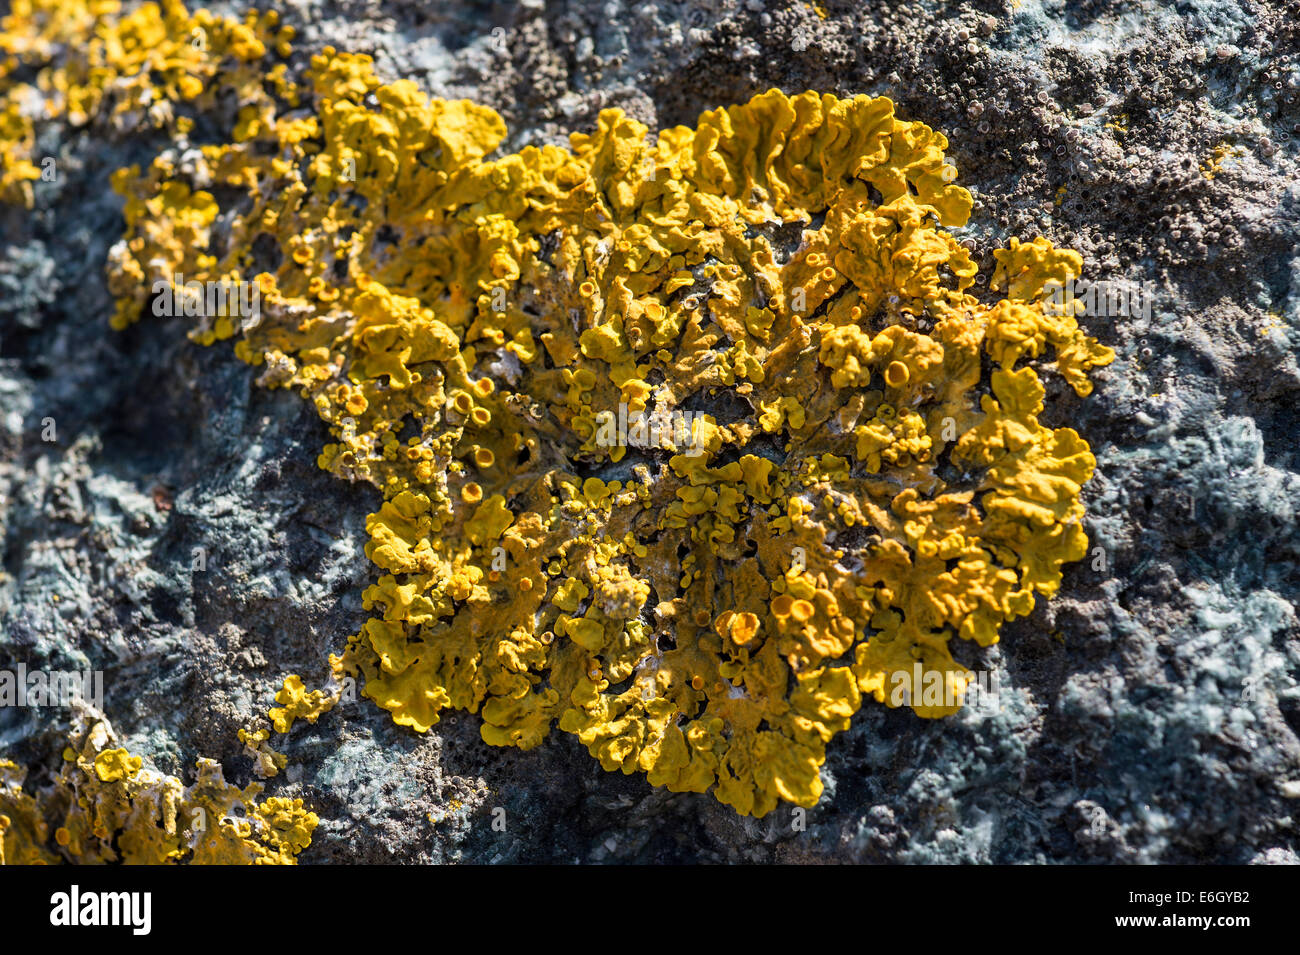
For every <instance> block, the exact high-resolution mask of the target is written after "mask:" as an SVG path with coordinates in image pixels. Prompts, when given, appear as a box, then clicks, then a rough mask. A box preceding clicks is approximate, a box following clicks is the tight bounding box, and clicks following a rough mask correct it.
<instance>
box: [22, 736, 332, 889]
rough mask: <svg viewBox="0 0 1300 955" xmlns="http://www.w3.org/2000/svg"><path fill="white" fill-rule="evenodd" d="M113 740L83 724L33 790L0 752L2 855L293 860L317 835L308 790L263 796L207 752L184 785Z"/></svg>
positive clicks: (47, 860) (138, 861)
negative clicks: (234, 780) (305, 796)
mask: <svg viewBox="0 0 1300 955" xmlns="http://www.w3.org/2000/svg"><path fill="white" fill-rule="evenodd" d="M111 744H112V731H111V730H110V729H109V728H108V726H107V724H105V723H104V722H103V721H98V722H95V723H93V724H92V725H90V726H89V727H88V728H86V729H83V730H79V731H78V733H77V738H76V741H75V743H74V745H72V746H69V747H68V748H67V749H65V751H64V760H63V764H62V766H61V768H60V769H59V771H58V772H57V773H56V774H54V775H53V777H52V778H51V779H50V780H49V782H48V783H46V784H45V785H38V786H36V787H35V788H34V789H33V790H32V791H24V786H23V783H24V779H25V778H26V775H27V774H26V772H25V771H24V770H23V769H21V768H20V767H19V766H17V765H16V764H15V763H13V762H9V761H5V760H0V862H5V863H9V864H52V863H58V862H77V863H83V864H87V863H108V862H123V863H126V864H128V865H161V864H176V863H180V864H203V865H293V864H294V863H295V862H296V858H297V856H298V854H299V853H300V852H301V851H302V850H303V849H305V848H306V847H307V846H308V845H310V844H311V834H312V831H313V830H314V829H315V828H316V825H317V823H318V821H319V820H318V819H317V816H316V814H315V813H313V812H310V811H308V810H307V809H306V808H304V806H303V802H302V800H301V799H294V800H289V799H285V798H279V797H272V798H269V799H266V800H265V801H263V802H260V803H259V802H257V801H256V797H257V795H258V794H259V793H260V792H261V786H260V785H258V784H257V783H250V784H249V785H248V786H246V787H244V788H243V789H240V788H239V787H237V786H233V785H231V784H230V783H227V782H226V781H225V779H224V777H223V775H222V771H221V767H220V766H219V765H217V764H216V763H214V762H213V761H212V760H208V759H200V760H199V761H198V763H197V764H196V768H197V778H196V779H195V782H194V783H193V784H191V785H189V786H186V785H185V784H184V783H183V782H182V781H181V780H180V779H177V778H176V777H175V776H166V775H163V774H162V773H159V772H157V771H155V770H153V769H151V768H147V767H145V766H144V761H143V760H142V759H141V758H140V757H138V756H132V755H130V754H129V753H128V752H127V751H126V750H125V749H122V748H120V747H118V748H114V747H112V745H111Z"/></svg>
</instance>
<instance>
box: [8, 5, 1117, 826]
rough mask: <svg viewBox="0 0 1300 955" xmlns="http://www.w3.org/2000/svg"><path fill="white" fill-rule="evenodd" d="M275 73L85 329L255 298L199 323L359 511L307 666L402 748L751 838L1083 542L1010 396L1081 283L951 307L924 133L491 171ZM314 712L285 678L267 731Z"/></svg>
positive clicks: (1056, 440)
mask: <svg viewBox="0 0 1300 955" xmlns="http://www.w3.org/2000/svg"><path fill="white" fill-rule="evenodd" d="M167 9H168V10H170V11H173V19H174V20H175V22H174V23H173V24H172V25H171V26H169V27H167V28H166V29H167V31H168V34H167V42H168V43H170V42H173V41H175V40H176V39H177V35H176V34H177V31H183V30H184V29H185V28H186V26H187V24H188V22H189V21H187V20H185V19H183V18H180V15H179V14H176V13H175V7H174V6H168V7H167ZM250 22H252V21H250ZM256 22H258V23H261V22H263V21H256ZM10 29H12V27H10ZM263 46H265V44H263ZM280 52H282V51H280ZM261 55H263V63H262V65H263V68H269V66H268V64H269V63H270V62H272V61H273V60H274V56H273V55H272V54H271V52H270V51H269V50H263V51H262V54H261ZM239 75H240V74H239V70H238V68H236V69H235V70H234V72H233V74H232V75H231V76H229V77H227V74H226V72H225V69H224V68H223V69H222V70H220V71H219V72H218V73H217V74H216V75H215V76H214V77H213V78H214V80H216V81H218V82H221V83H227V82H232V83H236V84H237V83H238V82H239ZM278 75H279V76H281V78H282V80H283V82H282V84H281V85H280V86H279V87H278V88H273V89H272V90H270V91H266V90H263V91H261V92H260V93H259V94H257V95H255V96H251V98H250V104H251V105H252V106H253V107H254V108H252V109H251V110H249V109H246V110H244V111H243V112H241V119H240V121H239V123H238V126H237V128H236V129H233V130H231V135H230V137H229V138H230V142H228V143H226V144H224V145H210V146H205V147H203V149H202V159H201V161H200V162H198V163H196V164H195V168H192V169H187V170H181V169H178V168H176V167H175V165H174V164H173V163H172V162H170V161H169V160H168V159H167V158H165V157H160V158H159V159H157V160H155V161H154V162H153V163H152V164H151V165H150V166H149V167H148V168H145V169H137V168H132V169H129V170H124V171H122V172H120V173H119V174H118V175H117V176H116V177H115V179H114V186H115V188H117V189H118V191H119V192H121V193H122V195H123V196H124V197H125V202H126V216H125V217H126V222H127V230H126V235H125V237H124V239H123V241H122V243H120V244H119V245H118V246H117V247H116V248H115V249H114V252H113V255H112V258H111V261H110V269H109V276H110V283H111V287H112V289H113V290H114V292H115V294H116V295H117V296H118V311H117V315H116V317H115V319H114V322H115V324H116V325H118V326H122V325H125V324H127V323H130V322H132V321H135V320H136V319H137V318H138V317H139V316H140V315H141V313H142V312H143V311H144V310H145V306H146V304H147V303H148V301H149V299H150V294H151V292H150V288H151V286H152V284H153V283H156V282H160V281H161V282H163V283H171V282H172V280H173V277H174V276H176V275H178V274H179V275H183V276H184V277H185V278H186V280H190V279H193V280H196V281H200V282H217V281H226V280H238V281H243V282H251V283H255V284H256V286H257V288H258V289H259V290H260V292H261V314H260V316H259V320H258V321H256V322H243V323H240V322H235V321H231V320H230V318H229V316H203V317H202V318H201V320H200V321H199V322H198V324H197V326H196V327H195V328H194V329H193V331H192V337H194V338H195V340H196V341H199V342H202V343H210V342H213V341H216V340H219V339H225V338H233V339H236V340H237V341H236V345H235V351H236V354H237V355H238V356H239V357H240V358H241V359H243V360H244V361H247V362H249V363H250V364H252V365H254V366H256V367H257V368H258V369H259V381H260V382H261V383H263V384H265V385H266V386H268V387H285V388H292V389H294V390H296V391H297V392H299V393H300V394H301V395H302V396H303V397H304V399H306V400H308V401H310V402H311V403H312V405H313V407H314V408H315V409H316V410H317V412H318V413H319V415H320V417H321V418H322V419H323V420H324V421H325V423H326V424H327V426H328V427H329V428H330V430H331V433H332V435H333V437H334V440H333V441H332V442H331V443H330V444H329V445H328V446H327V447H326V448H325V449H324V450H323V452H322V454H321V455H320V458H319V463H320V466H321V467H322V468H324V469H326V470H329V471H331V472H333V473H334V474H336V475H338V476H340V477H343V478H346V479H348V480H362V481H367V482H369V483H372V484H373V485H375V486H376V487H378V488H379V489H380V490H381V491H382V493H383V495H384V503H383V505H382V506H381V508H380V509H379V510H378V511H377V512H376V513H375V514H373V515H371V517H370V518H369V519H368V521H367V531H368V533H369V536H370V540H369V543H368V544H367V545H366V554H367V556H368V557H369V558H370V560H371V561H372V562H373V563H374V564H375V565H376V567H377V568H379V570H380V571H381V572H382V576H380V577H379V578H378V581H377V582H376V583H375V584H374V585H373V586H371V587H370V588H369V589H368V590H367V591H366V594H365V606H366V608H367V609H368V610H369V611H370V612H371V614H372V617H371V619H370V620H369V621H368V622H367V624H366V625H365V626H364V627H363V628H362V629H361V630H360V632H358V633H357V634H355V635H353V636H352V637H351V638H350V639H349V641H348V644H347V647H346V649H345V650H344V652H343V653H342V655H341V656H339V657H336V658H335V660H334V665H335V667H336V669H337V670H338V671H339V672H344V671H346V672H347V673H350V674H352V675H355V676H358V677H361V678H363V679H364V689H363V693H364V695H366V696H367V697H369V698H370V699H372V700H374V701H375V702H377V703H378V704H379V705H381V706H383V707H384V708H386V709H388V710H390V711H391V712H392V714H393V718H394V720H395V721H396V722H398V723H399V724H402V725H405V726H410V727H413V728H415V729H417V730H421V731H423V730H427V729H428V728H429V727H431V726H432V725H434V724H435V723H437V721H438V719H439V715H440V713H441V712H442V711H443V710H445V709H448V708H456V709H467V710H471V711H476V712H479V713H481V715H482V718H483V727H482V733H483V737H484V739H486V740H487V741H488V742H489V743H492V744H494V745H512V746H519V747H523V748H527V747H531V746H535V745H537V744H538V743H540V742H541V741H542V740H543V739H544V738H545V737H546V735H547V733H548V732H549V730H550V728H551V727H552V726H553V725H558V726H559V728H560V729H561V730H562V731H565V732H569V733H573V734H574V735H576V736H577V737H578V739H579V740H580V741H581V742H582V743H583V744H584V745H585V746H586V747H587V748H588V750H589V751H590V752H591V754H592V755H593V756H594V757H595V758H597V759H598V760H599V761H600V763H601V765H602V766H604V767H605V768H606V769H608V770H620V771H622V772H624V773H633V772H641V773H644V774H645V775H646V778H647V779H648V780H649V781H650V782H651V783H652V784H654V785H661V786H667V787H668V788H670V789H673V790H677V791H695V792H704V791H708V790H711V791H712V792H713V793H714V795H715V796H716V797H717V798H718V799H720V800H721V801H723V802H724V803H726V804H728V805H730V806H733V807H734V808H735V809H736V810H737V811H739V812H741V813H752V814H755V815H762V814H764V813H767V812H769V811H770V810H771V809H773V808H774V807H775V806H776V805H777V803H778V801H780V800H786V801H789V802H793V803H797V804H799V805H803V806H810V805H812V804H813V803H815V802H816V800H817V799H818V797H819V795H820V793H821V788H822V784H821V780H820V778H819V769H820V766H821V765H822V763H823V762H824V760H825V756H826V746H827V744H828V743H829V742H830V740H831V739H832V738H833V737H834V735H835V734H836V733H839V732H841V731H843V730H844V729H845V728H847V726H848V725H849V720H850V719H851V717H852V715H853V714H854V713H855V712H856V711H857V709H858V708H859V707H860V705H861V702H862V700H863V698H865V697H866V696H872V697H874V698H875V699H876V700H878V701H881V702H884V703H886V704H888V705H897V703H896V698H895V695H894V694H892V693H891V690H892V689H893V686H894V684H895V682H896V681H897V680H898V679H900V678H902V679H911V678H912V677H913V675H914V674H915V673H916V672H917V668H919V669H920V672H922V673H924V674H934V675H937V676H938V677H939V678H941V679H942V681H943V683H944V686H945V687H946V689H947V690H948V693H947V695H946V696H945V698H944V700H943V702H941V703H940V704H938V705H936V704H934V703H933V702H932V701H928V700H926V699H923V698H921V697H920V696H919V695H913V696H911V697H909V700H910V705H911V706H912V707H913V708H914V709H915V710H916V711H917V712H918V713H920V714H921V715H922V716H938V715H942V714H944V713H948V712H952V711H953V710H955V709H956V708H957V706H959V705H960V701H961V697H962V693H963V691H964V688H965V685H966V683H967V681H968V680H969V679H970V673H969V671H967V669H966V668H965V667H964V666H963V665H961V664H960V663H958V662H957V661H956V660H955V659H954V657H953V655H952V653H951V652H950V643H951V641H952V639H953V638H954V637H960V638H963V639H967V640H973V641H975V642H977V643H978V644H980V645H988V644H990V643H993V642H995V641H996V639H997V635H998V629H999V627H1000V626H1001V625H1002V624H1003V623H1004V622H1005V621H1007V620H1010V619H1012V618H1015V617H1018V616H1023V615H1025V614H1027V613H1029V611H1030V610H1031V609H1032V608H1033V605H1034V600H1035V597H1036V595H1043V596H1050V595H1052V594H1053V593H1055V591H1056V589H1057V588H1058V586H1059V584H1060V579H1061V566H1062V564H1063V563H1065V562H1067V561H1070V560H1077V559H1079V558H1080V557H1081V556H1083V554H1084V553H1085V547H1086V538H1085V535H1084V532H1083V529H1082V526H1081V523H1080V522H1081V518H1082V513H1083V512H1082V506H1081V504H1080V502H1079V494H1080V487H1081V485H1082V484H1083V483H1084V482H1085V481H1086V480H1087V479H1088V478H1089V476H1090V475H1091V472H1092V469H1093V466H1094V460H1093V458H1092V455H1091V454H1090V453H1089V450H1088V447H1087V445H1086V443H1084V442H1083V441H1082V439H1080V438H1079V436H1078V435H1077V434H1076V433H1075V432H1074V431H1072V430H1070V429H1068V428H1055V429H1053V428H1048V427H1045V426H1043V425H1042V424H1040V423H1039V420H1038V416H1039V414H1040V412H1041V411H1042V407H1043V405H1042V401H1043V397H1044V390H1043V387H1042V385H1041V383H1040V380H1039V373H1040V372H1053V373H1057V374H1060V375H1061V376H1062V377H1063V378H1064V380H1065V381H1067V382H1068V383H1069V384H1070V386H1072V387H1073V388H1074V390H1075V391H1076V392H1078V393H1079V394H1081V395H1082V394H1087V393H1088V391H1089V390H1090V388H1091V382H1090V381H1089V378H1088V373H1089V371H1090V370H1091V368H1092V367H1094V366H1096V365H1102V364H1105V363H1107V362H1109V361H1110V360H1111V359H1112V357H1113V356H1112V353H1111V352H1110V350H1109V349H1107V348H1104V347H1103V346H1100V345H1099V344H1097V342H1096V341H1094V340H1093V339H1091V338H1089V337H1088V336H1087V335H1085V334H1084V333H1083V332H1082V331H1081V330H1080V329H1079V327H1078V325H1077V323H1076V321H1075V319H1074V317H1073V316H1072V315H1059V314H1057V313H1056V311H1052V310H1047V309H1045V308H1044V288H1045V286H1047V285H1049V284H1051V283H1056V284H1063V283H1064V282H1066V281H1068V280H1072V279H1074V278H1077V277H1078V276H1079V273H1080V270H1081V266H1082V262H1081V259H1080V258H1079V256H1078V255H1077V254H1075V253H1073V252H1068V251H1062V250H1056V249H1054V248H1052V246H1051V245H1050V244H1049V243H1047V242H1046V240H1043V239H1036V240H1034V241H1033V242H1030V243H1025V244H1021V243H1019V242H1017V241H1015V240H1013V241H1012V243H1011V247H1010V248H1009V249H1006V250H999V251H998V252H997V253H996V255H997V261H998V267H997V270H996V272H995V274H994V275H993V276H992V283H991V287H992V288H993V289H996V290H999V291H1001V292H1002V294H1003V296H1004V297H1003V298H1002V299H1000V300H992V298H991V297H989V296H980V295H976V294H973V285H974V282H975V277H976V273H977V268H976V265H975V264H974V262H973V261H972V259H971V258H970V256H969V254H968V253H967V252H966V250H965V249H964V248H963V247H962V246H961V245H960V244H958V242H957V241H956V240H955V239H954V238H953V237H952V236H951V235H950V234H949V233H948V232H946V231H945V230H944V228H943V227H945V226H947V227H956V226H961V225H964V224H965V222H966V221H967V218H968V216H969V213H970V209H971V197H970V195H969V193H967V192H966V190H964V189H962V188H960V187H958V186H956V185H953V184H952V183H951V178H952V173H951V167H950V166H948V165H946V164H945V162H944V150H945V148H946V147H947V140H946V139H945V137H944V136H943V135H941V134H939V133H937V132H934V131H933V130H931V129H930V128H928V127H927V126H925V125H923V124H921V123H917V122H907V121H904V120H901V119H899V118H898V117H897V115H896V114H895V112H894V106H893V104H892V103H891V102H890V101H889V100H888V99H885V98H875V99H873V98H870V97H866V96H857V97H853V98H850V99H843V100H842V99H838V98H836V97H834V96H831V95H829V94H817V93H813V92H808V93H802V94H799V95H796V96H787V95H786V94H784V93H782V92H780V91H777V90H771V91H769V92H767V93H764V94H762V95H759V96H756V97H754V98H753V99H752V100H750V101H749V102H748V103H745V104H742V105H737V106H731V107H727V108H723V109H716V110H712V111H709V112H706V113H704V114H703V115H702V116H701V117H700V118H699V121H698V123H697V124H696V126H695V127H694V128H688V127H683V126H679V127H674V128H672V129H666V130H661V131H659V132H658V134H657V135H656V136H654V137H651V136H650V135H649V132H650V131H649V130H648V129H647V128H646V127H645V126H643V125H642V124H641V123H639V122H637V121H636V120H634V119H632V118H631V117H628V116H626V115H624V114H623V113H622V112H620V111H618V110H606V111H604V112H602V113H601V114H600V115H599V117H598V118H597V122H596V126H595V128H594V129H593V130H591V131H589V132H585V133H575V134H573V135H572V136H571V138H570V146H569V148H568V149H561V148H557V147H553V146H546V147H543V148H532V147H530V148H526V149H524V150H522V151H520V152H518V153H513V154H508V155H504V156H501V157H500V158H496V159H491V160H489V159H487V158H485V157H487V156H488V155H489V154H491V153H492V152H493V151H494V150H495V149H496V148H497V147H498V145H499V144H500V143H501V141H502V139H503V138H504V136H505V125H504V123H503V122H502V120H501V119H500V117H498V116H497V115H496V114H495V113H494V112H493V111H492V110H490V109H487V108H486V107H482V106H478V105H475V104H473V103H469V102H466V101H456V102H447V101H441V100H431V99H429V98H428V97H426V96H425V95H424V94H422V93H421V92H420V91H419V90H418V89H417V88H416V86H415V85H414V84H413V83H411V82H409V81H405V80H403V81H398V82H395V83H391V84H384V83H382V82H380V80H379V79H378V78H377V77H376V76H375V74H374V71H373V68H372V64H371V61H370V60H369V58H368V57H365V56H358V55H349V54H345V53H339V52H336V51H335V50H333V49H329V48H327V49H325V50H324V51H322V52H321V53H320V54H318V55H316V56H314V57H312V59H311V62H310V66H309V68H308V69H307V70H306V72H305V75H303V76H301V77H296V78H295V79H294V80H292V81H291V80H290V79H289V78H288V76H287V75H286V74H284V73H283V72H281V73H280V74H278ZM182 80H183V76H181V77H178V78H177V79H176V80H175V82H174V84H173V85H175V86H176V89H177V90H182V95H181V99H182V100H184V93H183V89H184V88H183V85H181V81H182ZM290 107H295V108H290ZM214 187H221V189H220V190H219V191H218V190H216V189H215V188H214ZM208 189H213V191H212V192H208V191H207V190H208ZM218 194H220V195H226V196H229V197H230V198H227V199H225V200H222V201H221V202H218V200H217V199H215V198H214V196H215V195H218ZM218 219H220V220H221V221H222V222H223V223H224V226H223V231H222V235H221V237H220V238H219V239H215V240H214V236H215V232H214V230H213V229H212V225H213V223H214V222H216V221H217V220H218ZM255 243H257V244H258V247H259V249H260V250H261V251H260V252H259V254H258V255H256V256H255V255H254V254H253V246H254V244H255ZM268 252H271V253H274V254H269V255H268V254H267V253H268ZM611 422H614V426H613V427H611ZM611 433H613V434H614V435H616V440H613V441H611V440H610V434H611ZM847 540H852V541H855V542H856V543H853V544H852V545H850V544H848V543H845V544H844V546H843V547H841V546H840V543H839V542H841V541H847ZM314 692H315V693H316V695H315V696H313V695H311V694H309V693H308V692H307V691H306V690H305V687H304V686H303V684H302V682H301V680H298V679H297V678H296V677H294V678H290V681H286V683H285V686H284V688H283V689H282V690H281V692H280V694H279V695H278V696H277V702H278V703H279V704H280V707H279V708H277V709H276V710H274V711H272V718H273V721H274V723H275V727H276V729H277V730H279V731H284V730H287V729H288V727H289V725H291V724H292V722H293V720H294V719H296V718H298V717H306V718H308V719H314V718H315V717H317V716H319V715H320V714H321V713H322V712H324V711H325V710H326V709H328V708H329V706H331V705H333V703H334V702H335V701H336V700H337V699H338V696H337V694H326V693H324V692H322V691H314Z"/></svg>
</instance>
